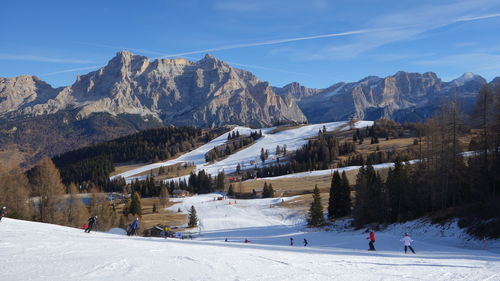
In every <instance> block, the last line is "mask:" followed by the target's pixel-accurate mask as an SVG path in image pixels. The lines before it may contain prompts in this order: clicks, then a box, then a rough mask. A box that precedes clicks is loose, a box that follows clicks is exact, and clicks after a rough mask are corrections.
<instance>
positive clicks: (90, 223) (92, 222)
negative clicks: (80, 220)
mask: <svg viewBox="0 0 500 281" xmlns="http://www.w3.org/2000/svg"><path fill="white" fill-rule="evenodd" d="M95 224H97V216H92V217H90V218H89V221H88V224H87V228H86V229H85V232H87V233H90V230H92V227H94V225H95Z"/></svg>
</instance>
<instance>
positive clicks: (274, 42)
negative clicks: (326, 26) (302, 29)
mask: <svg viewBox="0 0 500 281" xmlns="http://www.w3.org/2000/svg"><path fill="white" fill-rule="evenodd" d="M370 32H373V30H372V29H360V30H352V31H346V32H339V33H328V34H320V35H311V36H304V37H295V38H286V39H277V40H269V41H261V42H253V43H242V44H233V45H226V46H219V47H214V48H209V49H201V50H194V51H187V52H181V53H175V54H167V55H163V56H162V57H178V56H183V55H192V54H201V53H209V52H217V51H223V50H231V49H241V48H249V47H257V46H266V45H277V44H283V43H290V42H296V41H306V40H314V39H322V38H332V37H343V36H351V35H356V34H364V33H370Z"/></svg>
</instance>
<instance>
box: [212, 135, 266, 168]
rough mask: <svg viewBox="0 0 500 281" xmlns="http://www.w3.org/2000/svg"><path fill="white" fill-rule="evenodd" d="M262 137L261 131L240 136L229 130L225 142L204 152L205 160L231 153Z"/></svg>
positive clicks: (215, 158) (219, 157)
mask: <svg viewBox="0 0 500 281" xmlns="http://www.w3.org/2000/svg"><path fill="white" fill-rule="evenodd" d="M261 137H262V131H255V132H251V133H250V135H249V136H240V132H239V131H236V132H231V133H229V134H228V135H227V142H226V143H224V144H221V145H219V146H216V147H214V148H212V149H211V150H209V151H208V152H207V153H205V161H207V162H212V161H215V160H219V159H221V158H224V157H226V156H228V155H231V154H233V153H234V152H236V151H237V150H239V149H241V148H243V147H246V146H248V145H250V144H252V143H254V142H255V141H256V140H258V139H259V138H261Z"/></svg>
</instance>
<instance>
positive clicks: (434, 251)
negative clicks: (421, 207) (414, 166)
mask: <svg viewBox="0 0 500 281" xmlns="http://www.w3.org/2000/svg"><path fill="white" fill-rule="evenodd" d="M216 196H217V195H215V194H209V195H203V196H196V197H189V198H186V199H179V204H177V205H175V206H174V207H173V208H174V209H175V210H177V208H178V207H180V208H181V210H184V211H186V210H187V209H189V208H190V207H191V205H193V206H195V207H196V209H197V211H198V216H199V218H200V225H201V226H200V228H199V230H197V231H196V232H195V234H196V235H195V237H196V236H197V235H198V232H199V235H200V236H199V237H196V238H195V239H193V240H178V239H162V238H141V237H127V236H124V235H117V234H110V233H91V234H87V233H83V231H82V230H79V229H72V228H67V227H61V226H56V225H49V224H42V223H33V222H25V221H18V220H12V219H8V218H5V219H4V220H2V222H1V223H0V280H406V279H408V280H433V281H437V280H490V281H491V280H500V251H499V248H498V243H493V242H488V244H487V249H482V244H481V243H480V242H477V241H473V240H470V241H468V242H467V238H468V236H467V235H466V234H464V233H462V232H461V231H460V230H459V229H458V228H457V227H456V224H449V225H446V226H445V227H443V228H440V227H437V226H429V225H428V224H424V223H423V222H410V223H407V224H403V225H394V226H392V227H390V228H388V230H387V231H384V232H381V233H377V242H376V244H375V245H376V247H377V252H368V251H366V249H367V247H368V245H367V240H366V239H365V238H366V236H367V235H366V233H362V232H361V231H351V230H332V231H318V230H314V229H308V228H306V227H305V224H304V217H303V215H302V214H299V213H295V212H294V211H292V210H289V209H285V208H281V207H280V205H279V204H280V203H281V199H280V198H275V199H253V200H237V201H236V204H234V200H222V201H218V200H215V201H214V197H216ZM284 200H287V199H286V198H284ZM230 203H231V204H230ZM405 231H409V232H410V234H412V238H413V239H414V240H415V242H414V248H415V250H416V251H417V254H416V255H413V254H408V255H405V254H404V253H403V251H402V245H401V243H400V242H399V239H400V236H401V234H402V233H403V232H405ZM290 237H293V238H294V239H295V245H294V246H290V245H289V238H290ZM226 238H227V239H228V242H224V240H225V239H226ZM304 238H306V239H307V240H308V241H309V245H308V246H307V247H304V246H303V245H302V240H303V239H304ZM245 239H248V240H250V241H251V242H250V243H243V240H245ZM464 242H467V244H464ZM495 247H496V248H495Z"/></svg>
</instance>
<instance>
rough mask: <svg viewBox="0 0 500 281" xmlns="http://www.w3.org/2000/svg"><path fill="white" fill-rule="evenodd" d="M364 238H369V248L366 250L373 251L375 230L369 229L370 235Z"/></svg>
mask: <svg viewBox="0 0 500 281" xmlns="http://www.w3.org/2000/svg"><path fill="white" fill-rule="evenodd" d="M366 239H369V240H370V242H368V245H369V246H370V249H368V251H375V245H373V243H375V232H373V231H370V236H369V237H367V238H366Z"/></svg>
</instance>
